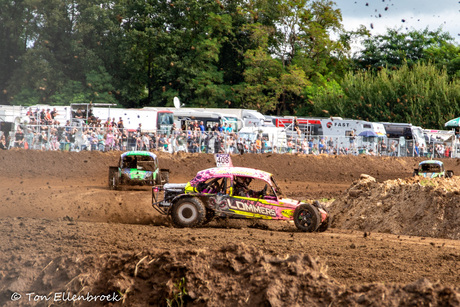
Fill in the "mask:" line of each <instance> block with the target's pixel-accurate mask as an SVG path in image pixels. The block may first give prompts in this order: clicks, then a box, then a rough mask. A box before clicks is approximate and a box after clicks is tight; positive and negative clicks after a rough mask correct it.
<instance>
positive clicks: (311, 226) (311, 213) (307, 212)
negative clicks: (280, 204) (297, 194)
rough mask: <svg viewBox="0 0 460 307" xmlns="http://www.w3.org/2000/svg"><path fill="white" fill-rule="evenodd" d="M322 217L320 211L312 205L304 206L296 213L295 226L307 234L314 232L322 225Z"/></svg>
mask: <svg viewBox="0 0 460 307" xmlns="http://www.w3.org/2000/svg"><path fill="white" fill-rule="evenodd" d="M320 221H321V218H320V215H319V211H318V209H316V207H315V206H313V205H311V204H302V205H300V206H298V207H297V208H296V209H295V211H294V224H295V226H296V227H297V228H298V229H299V230H301V231H305V232H314V231H316V230H317V229H318V227H319V225H320Z"/></svg>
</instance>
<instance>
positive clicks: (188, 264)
mask: <svg viewBox="0 0 460 307" xmlns="http://www.w3.org/2000/svg"><path fill="white" fill-rule="evenodd" d="M31 280H32V279H30V280H29V281H31ZM11 287H13V288H15V289H17V288H18V284H17V282H13V283H12V284H10V285H9V287H7V288H11ZM22 287H23V288H26V287H29V288H33V289H34V290H35V291H36V292H37V293H54V294H53V295H50V296H48V297H49V300H48V301H47V303H49V302H52V303H62V302H63V300H64V299H67V301H64V302H66V303H72V304H74V305H76V306H90V305H91V306H94V305H103V304H105V303H107V301H109V302H123V303H124V304H126V305H128V306H145V305H150V306H166V305H167V304H171V305H172V306H176V305H177V306H183V305H187V304H190V305H193V306H221V305H222V302H225V304H226V305H227V306H292V305H299V306H306V305H308V306H348V305H369V304H373V305H386V306H416V305H419V304H422V305H433V306H436V305H438V306H454V305H458V304H459V303H460V292H459V290H460V289H458V288H452V287H444V286H442V285H440V284H432V283H430V282H429V281H428V280H426V279H421V280H418V281H417V282H415V283H411V284H408V285H405V286H403V285H400V286H396V285H395V286H391V285H390V286H388V285H384V284H380V283H373V284H368V285H363V286H358V287H346V286H344V285H340V284H338V283H337V282H335V281H334V280H333V279H331V278H329V277H328V275H327V267H326V266H325V265H324V264H323V263H322V262H321V261H319V260H318V259H315V258H313V257H311V256H309V255H307V254H299V253H297V254H285V255H272V254H268V253H266V252H263V251H260V250H257V249H256V248H254V247H250V246H247V245H245V244H238V245H228V246H223V247H222V248H220V249H194V250H184V251H177V250H172V251H166V252H165V251H162V250H156V249H153V250H150V251H144V252H141V253H125V254H109V255H100V256H96V257H95V256H89V257H88V256H86V257H83V256H81V255H80V256H74V257H58V258H56V259H53V260H52V261H51V262H50V263H49V264H48V265H47V266H46V267H45V268H44V269H43V270H42V271H41V272H40V273H39V275H38V276H36V277H35V278H34V280H33V283H32V284H30V285H27V282H26V283H24V281H23V284H22ZM3 292H8V293H1V294H2V295H1V296H2V297H5V296H7V295H12V293H13V291H11V290H7V291H3ZM56 293H57V294H58V296H56ZM37 300H38V301H42V302H44V301H45V300H46V299H45V298H44V296H39V297H38V298H37ZM0 303H2V304H6V305H7V306H8V305H10V306H12V302H7V301H3V302H0Z"/></svg>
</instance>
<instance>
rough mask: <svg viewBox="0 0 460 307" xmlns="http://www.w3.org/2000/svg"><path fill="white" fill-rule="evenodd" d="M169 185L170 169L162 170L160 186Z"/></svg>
mask: <svg viewBox="0 0 460 307" xmlns="http://www.w3.org/2000/svg"><path fill="white" fill-rule="evenodd" d="M166 183H169V169H161V170H160V184H161V185H164V184H166Z"/></svg>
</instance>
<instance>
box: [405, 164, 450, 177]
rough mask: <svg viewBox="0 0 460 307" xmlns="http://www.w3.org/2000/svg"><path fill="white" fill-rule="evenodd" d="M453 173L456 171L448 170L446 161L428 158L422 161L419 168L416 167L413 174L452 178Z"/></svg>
mask: <svg viewBox="0 0 460 307" xmlns="http://www.w3.org/2000/svg"><path fill="white" fill-rule="evenodd" d="M453 175H454V171H446V170H445V168H444V163H442V162H441V161H438V160H426V161H422V162H420V163H419V165H418V168H416V169H414V173H413V176H422V177H427V178H438V177H445V178H450V177H452V176H453Z"/></svg>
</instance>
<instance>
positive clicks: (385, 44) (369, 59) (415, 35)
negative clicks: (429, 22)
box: [354, 28, 460, 70]
mask: <svg viewBox="0 0 460 307" xmlns="http://www.w3.org/2000/svg"><path fill="white" fill-rule="evenodd" d="M452 42H453V38H452V37H451V36H450V35H449V34H448V33H445V32H442V30H441V29H438V30H436V31H429V30H428V28H426V29H424V30H419V31H417V30H413V31H409V32H403V31H402V29H388V30H387V33H385V34H383V35H376V36H373V37H369V38H367V39H365V40H364V41H363V45H364V49H363V50H361V51H360V52H358V53H357V54H355V59H354V62H355V65H356V67H357V68H361V69H363V68H364V69H374V70H377V69H381V68H383V67H388V68H392V67H399V66H402V65H405V64H407V65H409V66H412V65H414V64H416V63H418V62H420V61H421V62H424V63H428V62H431V63H436V64H438V68H442V67H443V66H444V65H446V64H448V62H449V61H450V60H452V59H454V58H455V57H457V56H458V55H459V53H460V47H458V46H455V45H454V44H453V43H452Z"/></svg>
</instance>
